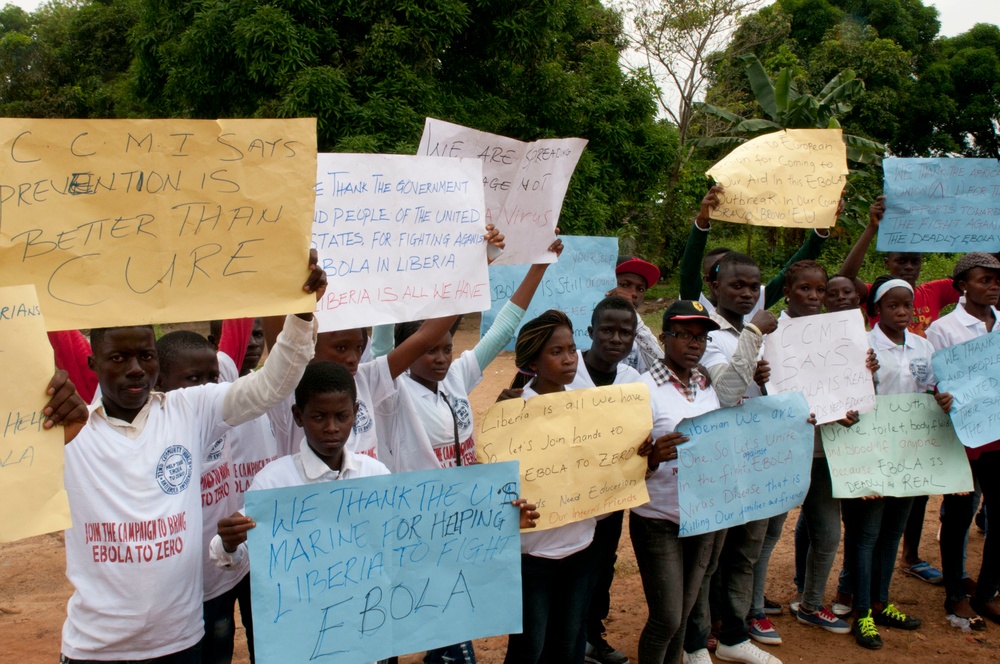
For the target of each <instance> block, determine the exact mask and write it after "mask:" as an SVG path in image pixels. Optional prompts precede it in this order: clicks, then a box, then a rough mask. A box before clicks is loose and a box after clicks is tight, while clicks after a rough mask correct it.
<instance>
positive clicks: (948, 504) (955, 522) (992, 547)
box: [927, 252, 1000, 630]
mask: <svg viewBox="0 0 1000 664" xmlns="http://www.w3.org/2000/svg"><path fill="white" fill-rule="evenodd" d="M952 283H953V285H954V287H955V290H956V291H958V292H959V293H961V294H963V295H965V302H959V303H958V304H957V305H956V306H955V310H954V311H952V312H951V313H950V314H948V315H947V316H943V317H942V318H940V319H938V320H937V321H935V322H934V323H932V324H931V326H930V327H929V328H927V340H928V341H930V342H931V344H932V345H933V346H934V349H935V350H940V349H942V348H947V347H949V346H954V345H956V344H960V343H964V342H966V341H970V340H972V339H975V338H976V337H979V336H982V335H984V334H987V333H989V332H995V331H996V329H997V320H998V316H1000V312H998V311H997V309H996V306H997V302H998V300H1000V261H998V260H997V259H996V258H994V257H993V256H991V255H990V254H985V253H981V252H973V253H970V254H966V255H965V256H963V257H962V258H961V259H960V260H959V261H958V263H957V264H956V265H955V269H954V271H953V273H952ZM945 406H947V407H945ZM950 406H951V400H950V397H948V396H947V395H945V401H944V403H942V407H943V408H945V412H947V411H948V410H950ZM965 451H966V454H968V456H969V462H970V465H971V466H972V475H973V477H975V478H976V479H977V480H978V482H979V486H980V488H981V489H982V492H983V501H984V502H985V504H986V513H987V514H993V515H996V514H1000V487H998V486H997V484H996V478H997V477H998V476H1000V441H996V442H993V443H989V444H988V445H984V446H982V447H977V448H975V449H970V448H966V450H965ZM974 515H975V500H974V496H973V495H972V494H968V495H957V494H951V495H947V496H945V497H944V503H943V505H942V510H941V567H942V568H943V569H942V572H943V573H944V586H945V593H946V595H947V598H946V600H945V611H947V612H948V614H949V617H951V616H954V617H955V618H958V619H959V620H957V621H956V620H953V621H952V622H953V624H959V625H965V624H967V625H968V626H969V627H970V628H972V629H976V630H979V629H985V627H986V625H985V623H984V622H983V620H982V618H980V617H979V616H980V615H981V616H983V617H985V618H989V619H990V620H992V621H993V622H996V623H1000V601H998V600H997V599H996V598H995V595H996V592H997V588H998V587H1000V541H998V540H1000V537H998V534H997V530H998V529H996V528H993V529H991V530H990V531H989V532H987V536H986V544H985V545H984V546H983V562H982V567H981V568H980V571H979V579H978V581H977V583H976V591H975V595H974V596H973V598H972V602H971V603H970V602H969V600H968V597H967V594H966V588H965V584H964V583H963V579H962V571H963V567H964V558H965V555H964V554H965V541H966V537H967V535H968V532H969V525H970V524H971V523H972V518H973V516H974ZM976 612H978V613H979V615H976Z"/></svg>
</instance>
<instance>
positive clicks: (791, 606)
mask: <svg viewBox="0 0 1000 664" xmlns="http://www.w3.org/2000/svg"><path fill="white" fill-rule="evenodd" d="M801 605H802V593H798V594H797V595H795V599H793V600H792V601H791V602H789V603H788V610H789V611H791V612H792V615H793V616H794V615H795V614H796V613H798V612H799V607H800V606H801Z"/></svg>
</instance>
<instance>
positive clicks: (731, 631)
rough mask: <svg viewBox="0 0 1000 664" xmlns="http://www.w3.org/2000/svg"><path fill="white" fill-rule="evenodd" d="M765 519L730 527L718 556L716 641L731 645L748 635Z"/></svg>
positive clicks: (765, 529)
mask: <svg viewBox="0 0 1000 664" xmlns="http://www.w3.org/2000/svg"><path fill="white" fill-rule="evenodd" d="M767 524H768V519H761V520H759V521H751V522H750V523H744V524H743V525H742V526H735V527H733V528H730V529H729V531H728V532H727V533H726V541H725V543H724V544H723V545H722V553H721V554H720V555H719V569H718V571H717V572H716V576H717V577H718V579H719V586H720V588H721V590H722V593H721V595H720V597H719V600H720V603H719V618H720V619H721V620H722V628H721V629H720V630H719V643H722V644H724V645H727V646H734V645H736V644H738V643H743V642H744V641H746V640H747V639H748V638H749V636H748V635H747V623H746V618H747V613H749V612H750V605H751V604H753V581H754V566H755V565H756V564H757V558H758V557H759V556H760V550H761V547H762V546H763V544H764V535H765V534H767Z"/></svg>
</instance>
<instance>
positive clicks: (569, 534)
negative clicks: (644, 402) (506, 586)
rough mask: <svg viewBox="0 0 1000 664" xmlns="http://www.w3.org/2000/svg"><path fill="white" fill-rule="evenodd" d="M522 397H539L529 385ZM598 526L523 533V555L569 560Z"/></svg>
mask: <svg viewBox="0 0 1000 664" xmlns="http://www.w3.org/2000/svg"><path fill="white" fill-rule="evenodd" d="M577 373H579V372H577ZM521 395H522V397H523V398H524V400H525V401H527V400H528V399H530V398H532V397H537V396H538V392H535V391H534V390H533V389H531V386H530V385H528V386H525V388H524V392H522V393H521ZM522 490H523V487H522ZM524 498H527V499H528V502H531V500H532V497H531V496H524ZM596 526H597V519H595V518H593V517H591V518H589V519H584V520H583V521H576V522H574V523H567V524H566V525H565V526H557V527H555V528H549V529H548V530H538V531H529V532H524V533H521V553H522V554H524V553H526V554H528V555H529V556H535V557H536V558H549V559H554V560H561V559H562V558H567V557H569V556H571V555H573V554H574V553H576V552H578V551H583V550H584V549H586V548H587V547H588V546H590V543H591V542H592V541H594V528H595V527H596Z"/></svg>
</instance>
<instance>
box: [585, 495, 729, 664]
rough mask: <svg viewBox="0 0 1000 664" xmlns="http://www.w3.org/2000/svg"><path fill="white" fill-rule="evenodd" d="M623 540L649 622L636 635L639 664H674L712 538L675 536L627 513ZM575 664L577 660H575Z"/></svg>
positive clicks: (670, 528)
mask: <svg viewBox="0 0 1000 664" xmlns="http://www.w3.org/2000/svg"><path fill="white" fill-rule="evenodd" d="M628 523H629V535H630V537H631V538H632V548H633V549H634V550H635V560H636V562H637V563H638V564H639V575H640V576H641V577H642V590H643V592H644V593H645V595H646V605H647V608H648V609H649V618H648V619H647V620H646V626H645V627H643V628H642V634H640V635H639V661H640V662H641V663H642V664H678V663H679V662H680V661H681V654H682V652H683V644H684V625H685V623H686V621H687V618H688V615H689V614H690V613H691V609H692V608H693V607H694V604H695V600H696V599H697V598H698V593H699V591H700V590H701V586H702V581H703V580H704V578H705V571H706V570H707V569H708V566H709V563H710V562H711V558H712V544H713V542H714V541H715V537H716V535H715V533H708V534H706V535H695V536H693V537H683V538H681V537H678V525H677V524H676V523H673V522H672V521H667V520H666V519H648V518H645V517H642V516H639V515H638V514H636V513H635V512H630V513H629V522H628ZM577 661H579V660H577Z"/></svg>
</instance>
